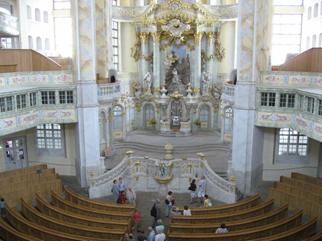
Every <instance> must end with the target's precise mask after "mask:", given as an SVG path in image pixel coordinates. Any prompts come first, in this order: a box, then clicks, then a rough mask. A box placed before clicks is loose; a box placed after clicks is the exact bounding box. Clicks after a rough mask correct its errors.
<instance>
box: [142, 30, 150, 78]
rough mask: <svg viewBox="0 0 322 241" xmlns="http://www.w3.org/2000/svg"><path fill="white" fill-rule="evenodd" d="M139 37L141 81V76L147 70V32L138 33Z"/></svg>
mask: <svg viewBox="0 0 322 241" xmlns="http://www.w3.org/2000/svg"><path fill="white" fill-rule="evenodd" d="M140 39H141V53H142V57H141V70H142V71H141V73H142V77H141V81H143V78H144V76H145V74H146V73H147V72H148V71H149V62H148V61H147V57H148V41H147V40H148V34H147V33H140Z"/></svg>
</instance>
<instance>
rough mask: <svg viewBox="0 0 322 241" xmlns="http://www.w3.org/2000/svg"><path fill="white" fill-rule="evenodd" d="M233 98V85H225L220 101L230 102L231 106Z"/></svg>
mask: <svg viewBox="0 0 322 241" xmlns="http://www.w3.org/2000/svg"><path fill="white" fill-rule="evenodd" d="M234 98H235V85H232V84H228V83H225V84H224V90H223V94H222V96H221V100H222V101H226V102H230V103H231V104H233V103H234Z"/></svg>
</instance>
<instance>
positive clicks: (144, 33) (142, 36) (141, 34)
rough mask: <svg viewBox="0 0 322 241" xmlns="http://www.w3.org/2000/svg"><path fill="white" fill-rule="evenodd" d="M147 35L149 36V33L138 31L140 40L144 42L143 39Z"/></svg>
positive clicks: (145, 38)
mask: <svg viewBox="0 0 322 241" xmlns="http://www.w3.org/2000/svg"><path fill="white" fill-rule="evenodd" d="M148 36H149V33H146V32H141V33H139V37H140V39H141V41H142V42H144V41H145V40H147V38H148Z"/></svg>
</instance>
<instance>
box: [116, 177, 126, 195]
mask: <svg viewBox="0 0 322 241" xmlns="http://www.w3.org/2000/svg"><path fill="white" fill-rule="evenodd" d="M117 189H118V191H119V193H121V192H125V190H126V187H125V184H124V183H123V178H122V177H120V178H119V183H118V184H117Z"/></svg>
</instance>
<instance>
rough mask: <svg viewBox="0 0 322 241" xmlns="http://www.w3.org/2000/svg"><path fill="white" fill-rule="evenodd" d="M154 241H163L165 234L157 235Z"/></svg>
mask: <svg viewBox="0 0 322 241" xmlns="http://www.w3.org/2000/svg"><path fill="white" fill-rule="evenodd" d="M155 241H165V234H164V233H158V234H157V235H156V236H155Z"/></svg>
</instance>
